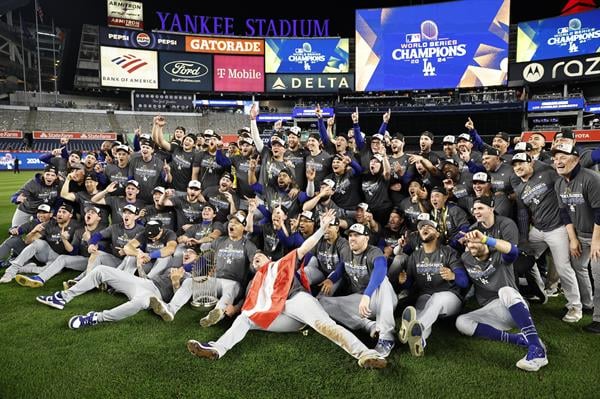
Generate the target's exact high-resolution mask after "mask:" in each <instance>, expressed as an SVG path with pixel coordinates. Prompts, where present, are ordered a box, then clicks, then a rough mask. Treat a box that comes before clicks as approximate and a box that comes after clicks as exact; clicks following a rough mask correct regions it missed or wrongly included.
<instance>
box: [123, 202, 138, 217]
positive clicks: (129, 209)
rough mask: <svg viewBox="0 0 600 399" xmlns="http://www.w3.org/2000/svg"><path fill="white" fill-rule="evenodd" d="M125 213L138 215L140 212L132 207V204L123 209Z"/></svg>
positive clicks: (135, 207)
mask: <svg viewBox="0 0 600 399" xmlns="http://www.w3.org/2000/svg"><path fill="white" fill-rule="evenodd" d="M125 211H129V212H131V213H133V214H134V215H139V213H140V210H139V208H138V207H137V206H135V205H133V204H127V205H125V206H124V207H123V212H125Z"/></svg>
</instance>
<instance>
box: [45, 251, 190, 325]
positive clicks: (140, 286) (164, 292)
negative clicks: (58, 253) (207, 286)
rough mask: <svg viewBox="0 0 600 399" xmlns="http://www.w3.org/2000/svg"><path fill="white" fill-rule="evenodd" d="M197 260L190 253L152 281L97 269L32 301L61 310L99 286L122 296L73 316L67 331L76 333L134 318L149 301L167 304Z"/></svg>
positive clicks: (145, 307)
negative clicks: (106, 306)
mask: <svg viewBox="0 0 600 399" xmlns="http://www.w3.org/2000/svg"><path fill="white" fill-rule="evenodd" d="M197 259H198V256H197V254H196V253H195V252H194V251H193V250H190V251H187V252H186V254H185V256H184V262H185V263H184V265H183V266H182V267H180V268H173V269H170V270H167V271H165V272H164V273H163V274H161V275H158V276H155V277H154V278H153V279H148V278H143V277H138V276H134V275H132V274H131V273H128V272H126V271H123V270H119V269H115V268H112V267H110V266H104V265H100V266H98V267H96V268H94V269H93V270H92V271H90V273H88V274H87V275H86V276H85V277H83V278H82V279H81V280H80V281H78V282H77V283H76V284H75V285H74V286H72V287H70V288H69V289H66V290H64V291H56V292H55V293H54V294H52V295H48V296H38V297H37V298H36V300H37V301H38V302H40V303H43V304H44V305H47V306H50V307H52V308H55V309H59V310H62V309H64V307H65V306H66V304H67V303H69V302H71V301H72V300H73V299H74V298H75V297H77V296H79V295H81V294H84V293H86V292H88V291H91V290H93V289H94V288H98V287H100V285H101V284H107V285H109V286H111V287H112V288H113V289H114V290H115V291H116V292H120V293H123V294H125V295H126V296H127V298H128V299H129V301H127V302H125V303H123V304H121V305H119V306H117V307H114V308H112V309H108V310H104V311H102V312H96V311H91V312H88V313H87V314H85V315H76V316H73V317H71V318H70V319H69V322H68V325H69V328H71V329H74V330H76V329H79V328H82V327H90V326H95V325H97V324H98V323H102V322H106V321H119V320H123V319H125V318H127V317H130V316H133V315H135V314H136V313H138V312H139V311H140V310H143V309H148V308H149V307H150V298H159V299H161V300H164V301H169V300H170V299H171V298H172V297H173V293H174V292H175V291H177V289H178V287H179V286H180V283H181V279H185V278H186V277H188V276H189V271H191V270H192V267H193V264H194V263H195V262H196V260H197ZM186 271H187V272H188V274H187V275H186V274H185V272H186ZM185 281H187V280H184V282H185ZM190 281H191V280H190ZM188 299H189V297H188Z"/></svg>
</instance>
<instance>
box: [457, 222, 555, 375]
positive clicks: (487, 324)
mask: <svg viewBox="0 0 600 399" xmlns="http://www.w3.org/2000/svg"><path fill="white" fill-rule="evenodd" d="M465 238H466V247H467V252H465V253H464V254H463V255H462V257H461V259H462V261H463V265H464V266H465V268H466V269H467V273H468V274H469V277H470V278H471V280H472V281H473V284H474V285H475V297H476V298H477V302H479V304H480V305H481V306H482V307H481V308H480V309H477V310H474V311H472V312H469V313H466V314H463V315H461V316H459V317H458V318H457V319H456V328H457V329H458V331H460V332H461V333H463V334H465V335H468V336H476V337H481V338H486V339H490V340H494V341H501V342H507V343H511V344H515V345H518V346H522V347H526V348H528V350H527V355H525V357H523V358H522V359H521V360H519V361H518V362H517V367H518V368H520V369H522V370H526V371H538V370H539V369H540V368H542V367H544V366H545V365H547V364H548V358H547V357H546V348H545V346H544V344H543V343H542V341H541V340H540V338H539V336H538V333H537V330H536V328H535V325H534V323H533V320H532V319H531V314H530V313H529V308H528V307H527V303H526V302H525V300H524V299H523V297H522V296H521V294H519V291H518V290H517V289H516V283H515V278H514V273H513V265H512V263H513V262H514V261H515V260H516V259H517V256H519V250H518V248H517V246H516V245H514V244H511V243H509V242H508V241H504V240H501V239H496V238H494V237H491V236H486V235H484V234H483V233H482V232H480V231H479V230H473V231H470V232H468V233H467V234H466V235H465ZM492 249H493V251H492ZM515 327H518V328H519V329H520V330H521V332H520V333H517V334H514V333H509V332H507V331H508V330H511V329H513V328H515Z"/></svg>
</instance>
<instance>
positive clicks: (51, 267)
mask: <svg viewBox="0 0 600 399" xmlns="http://www.w3.org/2000/svg"><path fill="white" fill-rule="evenodd" d="M84 222H85V225H84V226H83V227H81V228H78V229H77V230H75V233H74V237H73V242H72V245H73V251H71V252H70V253H69V254H62V255H59V256H58V257H57V258H56V259H54V261H52V262H51V263H48V265H46V267H45V268H44V270H43V271H42V272H41V273H40V274H38V275H35V276H31V277H28V276H25V275H22V274H17V275H16V276H15V280H16V282H17V283H19V284H20V285H22V286H24V287H31V288H38V287H42V286H43V285H44V284H45V283H46V282H47V281H48V280H50V279H51V278H52V277H54V276H56V275H57V274H58V273H60V272H61V271H62V270H63V269H72V270H78V271H84V270H85V268H86V266H87V264H88V261H89V257H90V253H89V252H88V245H89V240H90V238H91V237H92V235H94V234H95V233H98V232H99V231H100V230H102V229H104V228H105V227H106V226H104V225H102V223H101V222H102V217H101V211H100V208H98V207H95V206H88V207H87V208H85V212H84ZM103 244H104V245H106V243H103Z"/></svg>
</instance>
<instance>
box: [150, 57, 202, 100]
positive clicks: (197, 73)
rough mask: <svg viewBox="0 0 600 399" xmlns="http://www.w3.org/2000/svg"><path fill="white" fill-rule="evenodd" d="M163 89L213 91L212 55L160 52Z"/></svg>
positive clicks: (161, 84) (159, 74)
mask: <svg viewBox="0 0 600 399" xmlns="http://www.w3.org/2000/svg"><path fill="white" fill-rule="evenodd" d="M158 58H159V70H158V78H159V82H160V88H161V89H167V90H190V91H212V86H213V85H212V83H213V70H212V55H210V54H191V53H159V57H158Z"/></svg>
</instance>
